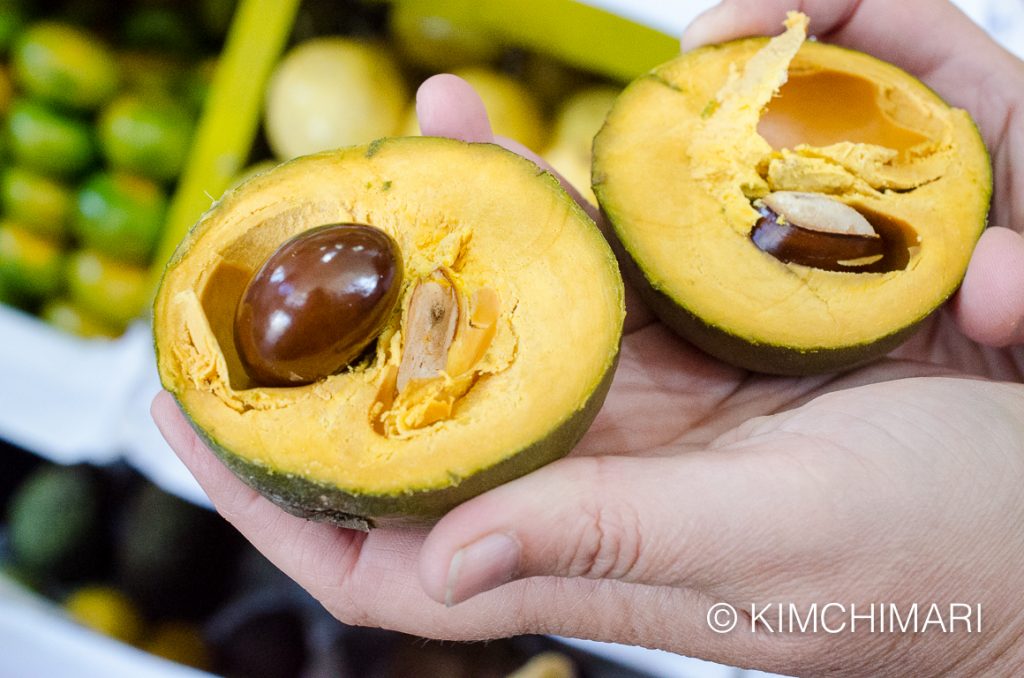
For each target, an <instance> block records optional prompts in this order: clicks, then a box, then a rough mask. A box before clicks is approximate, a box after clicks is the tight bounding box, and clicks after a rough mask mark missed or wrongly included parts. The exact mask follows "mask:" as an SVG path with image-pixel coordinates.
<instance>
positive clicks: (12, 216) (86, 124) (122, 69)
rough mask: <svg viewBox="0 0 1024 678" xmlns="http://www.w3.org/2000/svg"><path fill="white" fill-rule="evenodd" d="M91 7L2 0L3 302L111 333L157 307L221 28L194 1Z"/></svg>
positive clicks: (59, 322) (82, 329)
mask: <svg viewBox="0 0 1024 678" xmlns="http://www.w3.org/2000/svg"><path fill="white" fill-rule="evenodd" d="M196 4H202V5H204V6H208V5H213V4H215V3H213V2H211V1H210V0H203V2H201V3H196ZM221 4H223V3H221ZM229 4H230V3H229ZM91 5H92V3H68V4H67V6H62V5H61V4H59V3H58V4H57V5H55V6H53V7H46V6H42V7H40V6H37V5H30V4H29V3H21V2H16V1H14V0H11V1H10V2H4V3H3V4H0V27H2V29H3V30H0V43H2V45H0V47H2V50H3V54H5V55H6V62H5V65H4V67H3V69H2V70H0V94H2V96H0V116H2V119H3V122H2V126H3V130H4V134H3V136H4V146H5V148H4V149H3V154H2V155H3V168H2V170H0V214H2V217H0V301H2V302H3V303H6V304H9V305H13V306H16V307H18V308H21V309H23V310H25V311H28V312H31V313H35V314H37V315H38V316H39V317H40V318H41V319H42V320H44V321H45V322H48V323H50V324H52V325H54V326H55V327H58V328H60V329H62V330H65V331H68V332H71V333H73V334H77V335H80V336H84V337H113V336H117V335H118V334H120V333H121V332H122V331H123V330H124V328H125V327H126V326H127V324H128V323H129V322H131V321H132V320H134V319H135V318H136V317H138V316H139V315H140V314H142V313H144V312H145V310H146V308H147V305H148V302H149V295H150V287H149V277H148V271H149V267H150V266H151V265H153V264H154V262H153V260H152V259H153V252H154V248H155V246H156V244H157V242H158V240H159V239H160V237H161V233H162V229H163V225H164V218H165V214H166V211H167V201H168V196H169V195H170V194H171V192H172V191H173V189H174V183H175V179H176V178H177V176H178V175H179V173H180V172H181V170H182V167H183V165H184V162H185V158H186V154H187V151H188V146H189V142H190V138H191V135H192V128H193V125H194V123H195V119H196V117H197V116H198V114H199V106H200V105H201V103H202V102H201V95H202V91H203V87H202V83H204V82H205V81H207V80H208V79H209V68H210V66H209V62H208V61H207V60H206V58H205V56H204V55H213V54H215V53H216V49H217V47H218V44H219V40H220V39H221V37H222V36H223V34H222V33H221V34H220V36H216V35H212V36H207V35H203V34H202V32H201V31H197V30H196V27H194V26H191V25H190V24H189V21H188V12H190V11H194V10H195V7H193V6H192V5H193V3H178V4H176V5H175V6H173V7H172V6H164V5H150V4H147V3H141V2H140V3H131V4H129V5H128V6H127V7H125V8H121V11H118V12H116V13H114V12H111V11H110V9H109V8H106V9H105V8H104V7H102V6H99V5H97V6H91ZM197 93H199V94H198V95H197Z"/></svg>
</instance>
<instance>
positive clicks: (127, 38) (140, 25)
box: [121, 5, 196, 55]
mask: <svg viewBox="0 0 1024 678" xmlns="http://www.w3.org/2000/svg"><path fill="white" fill-rule="evenodd" d="M121 42H122V44H124V45H126V46H128V47H130V48H134V49H144V50H147V51H158V52H174V53H179V54H184V55H188V54H191V53H192V52H194V50H195V49H196V41H195V33H194V31H193V30H192V27H191V25H190V24H189V21H188V20H187V19H186V18H185V16H184V15H183V14H182V12H181V10H180V9H178V8H175V7H174V6H173V5H172V6H170V7H160V6H157V7H138V8H136V9H135V10H134V11H132V12H131V14H129V15H128V18H127V19H125V22H124V27H123V30H122V40H121Z"/></svg>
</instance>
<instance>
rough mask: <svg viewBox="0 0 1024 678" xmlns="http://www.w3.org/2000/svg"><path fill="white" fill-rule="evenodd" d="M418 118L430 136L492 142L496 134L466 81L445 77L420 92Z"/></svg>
mask: <svg viewBox="0 0 1024 678" xmlns="http://www.w3.org/2000/svg"><path fill="white" fill-rule="evenodd" d="M416 117H417V118H419V123H420V131H422V132H423V134H424V135H426V136H434V137H448V138H449V139H459V140H460V141H478V142H485V143H488V142H492V141H494V134H493V133H492V132H491V123H490V121H489V120H488V119H487V109H486V108H484V102H483V101H481V100H480V96H479V95H478V94H477V93H476V91H475V90H474V89H473V88H472V86H470V84H469V83H468V82H466V81H465V80H463V79H462V78H460V77H458V76H455V75H451V74H448V73H442V74H440V75H435V76H432V77H430V78H427V79H426V80H424V81H423V84H421V85H420V87H419V89H418V90H417V91H416Z"/></svg>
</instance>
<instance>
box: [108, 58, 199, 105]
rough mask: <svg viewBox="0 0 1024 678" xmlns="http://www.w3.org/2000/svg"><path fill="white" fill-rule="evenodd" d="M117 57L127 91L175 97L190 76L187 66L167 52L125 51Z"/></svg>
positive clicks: (124, 88)
mask: <svg viewBox="0 0 1024 678" xmlns="http://www.w3.org/2000/svg"><path fill="white" fill-rule="evenodd" d="M116 59H117V64H118V68H119V69H120V71H121V79H122V81H123V83H124V87H123V91H125V92H131V93H136V94H142V95H147V96H148V95H150V94H156V95H158V96H169V95H171V96H173V95H174V94H175V93H176V92H177V91H178V89H179V88H180V87H181V83H182V82H183V81H184V80H185V78H186V77H187V72H188V65H187V64H186V63H185V62H184V61H183V60H182V59H179V58H178V57H175V56H171V55H168V54H153V53H150V52H143V51H139V50H124V51H120V52H118V53H117V56H116Z"/></svg>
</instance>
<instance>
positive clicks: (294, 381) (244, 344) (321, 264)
mask: <svg viewBox="0 0 1024 678" xmlns="http://www.w3.org/2000/svg"><path fill="white" fill-rule="evenodd" d="M401 286H402V258H401V254H400V253H399V251H398V244H397V243H396V242H395V241H394V240H393V239H392V238H391V237H390V236H389V235H387V234H386V233H384V232H383V231H381V230H380V229H377V228H373V227H372V226H365V225H363V224H332V225H327V226H320V227H317V228H314V229H311V230H309V231H306V232H304V233H301V234H299V235H297V236H295V237H294V238H292V239H291V240H289V241H288V242H286V243H285V244H283V245H282V246H281V247H279V248H278V249H277V251H275V252H274V253H273V254H272V255H271V256H270V258H269V259H267V260H266V261H265V262H264V263H263V266H262V267H261V268H260V269H259V270H258V271H257V272H256V274H255V275H254V276H253V277H252V279H251V280H250V281H249V284H248V285H247V286H246V288H245V291H244V292H243V293H242V298H241V300H240V301H239V304H238V310H237V312H236V313H235V345H236V347H237V348H238V354H239V356H240V357H241V359H242V363H243V365H244V366H245V369H246V371H247V372H248V373H249V376H250V377H251V378H252V380H253V381H254V382H255V383H257V384H260V385H263V386H296V385H301V384H309V383H312V382H314V381H316V380H317V379H321V378H323V377H326V376H328V375H331V374H334V373H335V372H338V371H339V370H341V369H342V368H343V367H345V366H346V365H348V364H349V363H350V362H351V361H352V360H353V359H355V358H356V357H357V356H359V354H360V353H362V352H363V351H364V350H365V349H366V347H367V346H369V344H370V343H371V342H372V341H373V340H374V339H376V338H377V335H378V334H379V333H380V331H381V329H382V328H383V326H384V324H385V323H386V322H387V319H388V317H389V316H390V315H391V312H392V311H393V310H394V308H395V305H396V304H397V303H398V295H399V291H400V289H401Z"/></svg>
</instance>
